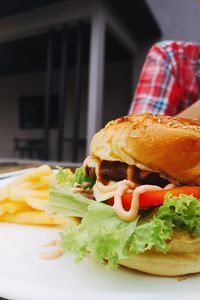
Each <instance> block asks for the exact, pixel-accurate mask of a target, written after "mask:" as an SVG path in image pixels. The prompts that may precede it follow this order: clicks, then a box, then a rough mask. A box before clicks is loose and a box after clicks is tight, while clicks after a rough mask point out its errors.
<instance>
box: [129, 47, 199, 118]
mask: <svg viewBox="0 0 200 300" xmlns="http://www.w3.org/2000/svg"><path fill="white" fill-rule="evenodd" d="M197 78H200V45H198V44H195V43H182V42H174V41H166V42H160V43H157V44H155V45H154V46H153V47H152V48H151V49H150V51H149V53H148V55H147V57H146V60H145V63H144V66H143V69H142V72H141V75H140V78H139V82H138V85H137V88H136V93H135V97H134V100H133V102H132V105H131V108H130V111H129V113H130V114H135V113H141V112H150V113H152V114H164V115H171V116H173V115H176V114H178V113H179V112H181V111H182V110H184V109H185V108H187V107H188V106H190V105H191V104H192V103H193V102H195V101H196V100H197V99H198V97H199V95H198V93H199V91H198V84H197Z"/></svg>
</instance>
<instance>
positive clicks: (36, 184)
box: [17, 175, 52, 190]
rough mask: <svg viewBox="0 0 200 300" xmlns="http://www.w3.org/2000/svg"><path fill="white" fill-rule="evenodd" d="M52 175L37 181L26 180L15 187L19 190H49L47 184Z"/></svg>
mask: <svg viewBox="0 0 200 300" xmlns="http://www.w3.org/2000/svg"><path fill="white" fill-rule="evenodd" d="M51 178H52V175H48V176H43V177H41V178H39V179H36V180H29V181H28V180H27V181H24V182H22V183H20V184H19V185H17V186H18V187H19V188H23V189H30V190H33V189H49V184H50V181H51Z"/></svg>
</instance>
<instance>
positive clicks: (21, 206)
mask: <svg viewBox="0 0 200 300" xmlns="http://www.w3.org/2000/svg"><path fill="white" fill-rule="evenodd" d="M0 209H3V210H4V213H9V214H16V213H18V212H20V211H26V210H30V208H29V206H28V205H27V204H26V203H24V202H13V201H9V200H7V201H4V202H1V203H0Z"/></svg>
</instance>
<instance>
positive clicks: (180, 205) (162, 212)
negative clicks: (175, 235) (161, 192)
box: [157, 193, 200, 236]
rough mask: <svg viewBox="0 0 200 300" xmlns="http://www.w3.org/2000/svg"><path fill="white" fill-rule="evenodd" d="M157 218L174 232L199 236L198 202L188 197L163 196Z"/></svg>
mask: <svg viewBox="0 0 200 300" xmlns="http://www.w3.org/2000/svg"><path fill="white" fill-rule="evenodd" d="M157 217H158V218H159V219H161V220H164V221H165V223H166V224H168V226H171V227H173V228H176V230H186V231H188V232H189V233H191V234H192V235H193V236H200V200H199V199H197V198H195V197H193V196H188V195H179V196H177V197H175V196H174V197H172V195H171V194H170V193H167V195H166V196H165V201H164V204H163V205H162V206H161V207H160V208H159V210H158V212H157Z"/></svg>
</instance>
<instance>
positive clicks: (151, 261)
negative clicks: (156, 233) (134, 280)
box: [120, 252, 200, 276]
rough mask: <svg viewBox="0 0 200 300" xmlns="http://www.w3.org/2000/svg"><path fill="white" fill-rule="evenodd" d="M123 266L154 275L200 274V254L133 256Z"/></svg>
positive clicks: (146, 254) (148, 254)
mask: <svg viewBox="0 0 200 300" xmlns="http://www.w3.org/2000/svg"><path fill="white" fill-rule="evenodd" d="M120 264H121V265H123V266H125V267H128V268H130V269H135V270H138V271H142V272H145V273H148V274H152V275H159V276H180V275H186V274H192V273H198V272H200V254H179V255H176V254H171V253H168V254H161V253H151V252H149V253H145V254H141V255H137V256H133V257H132V258H131V259H130V260H124V261H122V262H120Z"/></svg>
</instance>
